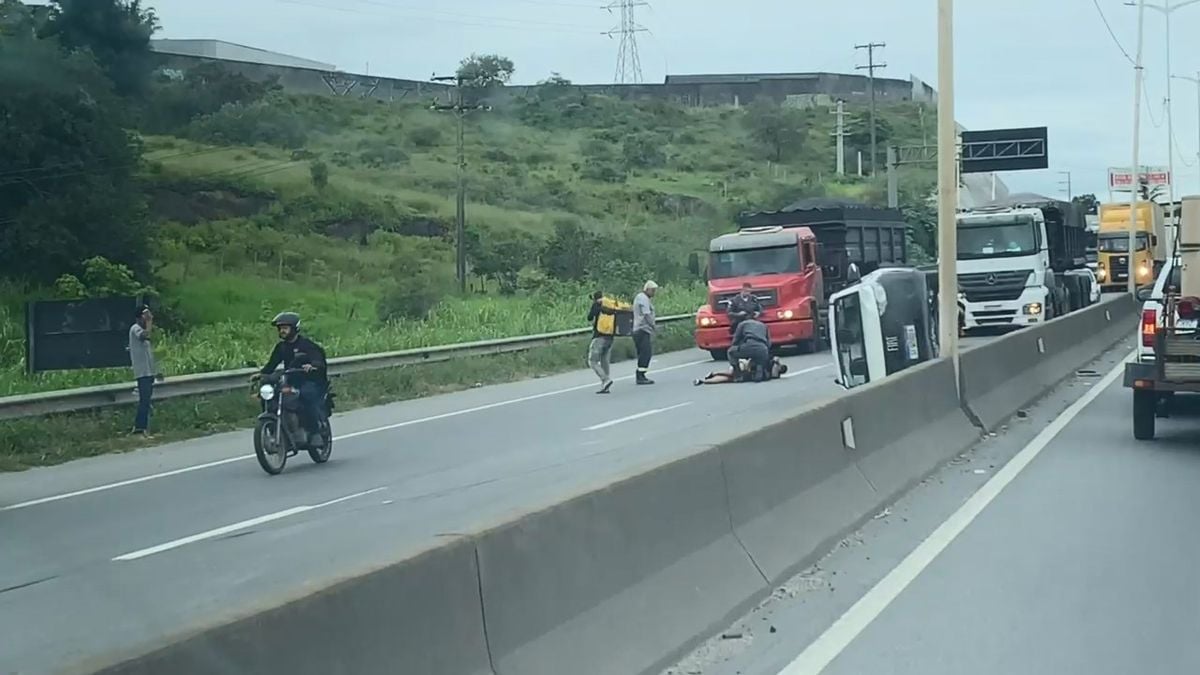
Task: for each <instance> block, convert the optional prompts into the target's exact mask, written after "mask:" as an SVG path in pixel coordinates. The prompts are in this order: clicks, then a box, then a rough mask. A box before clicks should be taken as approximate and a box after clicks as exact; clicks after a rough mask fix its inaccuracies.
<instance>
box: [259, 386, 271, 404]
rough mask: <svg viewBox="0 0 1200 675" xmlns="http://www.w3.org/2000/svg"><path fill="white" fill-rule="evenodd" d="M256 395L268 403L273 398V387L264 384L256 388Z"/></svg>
mask: <svg viewBox="0 0 1200 675" xmlns="http://www.w3.org/2000/svg"><path fill="white" fill-rule="evenodd" d="M258 395H259V396H261V397H262V400H264V401H270V400H271V399H273V398H275V387H272V386H271V385H269V384H264V385H263V386H261V387H259V388H258Z"/></svg>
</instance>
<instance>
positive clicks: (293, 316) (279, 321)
mask: <svg viewBox="0 0 1200 675" xmlns="http://www.w3.org/2000/svg"><path fill="white" fill-rule="evenodd" d="M271 325H272V326H275V327H276V328H278V327H280V326H291V327H292V330H294V331H296V332H297V333H298V332H300V315H299V314H297V313H295V312H280V313H278V314H276V315H275V318H274V319H271Z"/></svg>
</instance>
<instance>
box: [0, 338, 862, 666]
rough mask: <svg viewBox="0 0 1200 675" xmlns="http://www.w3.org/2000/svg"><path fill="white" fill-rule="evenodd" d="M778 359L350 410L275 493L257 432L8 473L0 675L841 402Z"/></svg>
mask: <svg viewBox="0 0 1200 675" xmlns="http://www.w3.org/2000/svg"><path fill="white" fill-rule="evenodd" d="M786 361H787V363H788V365H789V367H790V369H791V372H789V373H788V375H787V379H785V380H782V381H776V382H769V383H761V384H745V385H722V386H708V387H694V386H692V380H693V379H694V378H696V377H700V376H703V375H704V374H706V373H707V372H709V371H710V370H714V369H717V368H719V367H720V364H715V363H713V362H712V361H709V360H707V359H705V358H704V354H702V353H700V352H695V351H688V352H680V353H674V354H667V355H664V356H663V357H662V358H660V359H657V360H656V362H655V364H654V366H653V371H654V372H653V373H652V376H653V377H654V378H655V379H656V380H657V382H658V384H657V385H655V386H652V387H635V386H634V385H633V384H632V382H631V381H630V378H629V377H625V378H624V379H622V380H619V381H618V383H617V385H616V386H615V387H614V389H613V392H612V394H610V395H608V396H597V395H595V394H594V393H593V391H594V390H595V389H596V382H595V380H594V377H593V376H592V375H591V373H590V371H577V372H572V373H568V374H564V375H559V376H553V377H547V378H542V379H537V380H530V381H525V382H517V383H512V384H506V385H500V386H490V387H481V388H477V389H472V390H469V391H463V392H459V393H454V394H449V395H444V396H436V397H431V398H426V399H420V400H414V401H407V402H403V403H398V404H393V405H388V406H383V407H378V408H372V409H366V410H361V411H353V412H349V413H346V414H342V415H339V416H338V417H337V418H336V419H335V420H334V426H335V431H336V433H338V434H339V437H338V440H337V442H336V444H335V448H334V454H333V458H332V460H331V461H330V462H329V463H328V464H326V465H324V466H316V465H313V464H311V463H310V462H309V460H308V459H307V457H306V456H304V455H301V456H299V457H297V458H293V461H292V462H291V463H289V466H288V468H287V470H286V472H285V473H284V474H282V475H280V476H276V477H270V476H267V475H266V474H264V473H263V472H262V471H261V470H260V469H259V467H258V465H257V463H256V462H255V461H254V459H253V458H252V457H253V455H252V447H251V442H250V436H249V433H248V432H238V433H231V434H223V435H220V436H214V437H210V438H206V439H199V440H196V441H191V442H187V443H180V444H176V445H173V446H168V447H163V448H156V449H147V450H143V451H139V452H135V453H129V454H125V455H116V456H109V457H100V458H94V459H88V460H82V461H78V462H74V463H71V464H68V465H64V466H59V467H52V468H46V469H39V470H34V471H29V472H24V473H21V474H8V475H0V532H2V533H3V545H2V546H0V635H3V636H4V638H3V639H2V640H0V672H4V673H9V672H20V673H35V672H36V673H47V672H58V671H60V670H62V669H64V668H68V667H70V666H73V665H74V664H78V663H95V661H94V659H105V658H106V657H108V656H112V655H114V654H121V653H126V651H127V650H134V651H136V650H138V649H139V647H142V646H145V645H147V644H150V643H154V642H156V641H158V640H161V639H162V638H164V637H165V636H169V635H174V634H176V633H180V632H184V631H187V630H188V629H191V628H196V627H199V626H202V625H206V624H207V623H209V622H214V621H218V620H220V619H222V618H229V617H233V616H236V615H239V614H242V613H245V612H248V611H251V610H254V609H257V608H260V607H262V606H264V605H271V604H275V603H278V602H280V601H282V600H285V599H287V598H291V597H295V596H299V595H305V594H307V593H309V592H311V591H312V590H313V589H315V588H317V587H320V586H323V585H325V584H327V583H329V582H331V581H333V580H336V579H339V578H344V577H347V576H352V575H354V574H356V573H361V572H363V571H365V570H367V569H370V568H372V567H374V566H376V565H379V564H382V563H384V562H388V561H393V560H396V559H399V558H400V557H402V556H404V555H408V554H413V553H416V552H419V551H421V550H423V549H425V548H428V547H430V546H433V545H436V544H438V543H439V542H441V541H443V540H444V539H445V538H446V537H452V536H454V534H455V533H457V532H467V531H471V530H473V529H475V528H480V527H484V526H487V525H489V524H492V523H497V522H501V521H503V520H506V519H508V518H510V517H512V516H514V515H516V514H519V513H522V512H524V511H526V510H530V509H534V508H536V507H538V506H544V505H545V504H547V503H552V502H553V501H557V500H560V499H562V498H565V497H567V496H569V495H572V494H575V493H577V492H578V491H580V490H582V489H585V488H587V487H589V486H593V485H599V484H602V483H606V482H608V481H610V480H612V479H613V478H615V477H619V476H623V475H626V474H630V473H633V472H636V471H637V470H638V469H639V468H640V467H645V466H646V465H648V464H650V463H657V462H659V461H661V460H663V459H664V458H669V457H672V456H677V455H679V454H682V453H686V452H689V450H690V449H692V448H695V447H696V446H698V445H703V444H710V443H714V442H719V441H721V440H723V439H725V438H728V437H731V436H735V435H737V434H739V433H740V432H741V431H742V430H743V429H745V428H746V426H749V425H757V424H761V423H764V422H769V421H773V420H776V419H780V418H783V417H786V416H788V415H790V414H792V413H793V412H794V411H795V410H796V409H797V408H799V407H801V406H803V405H805V404H806V403H807V402H811V401H813V400H816V399H820V398H823V397H830V396H837V395H839V394H840V392H841V390H840V388H838V387H837V386H836V385H835V384H834V383H833V377H834V369H833V367H832V362H831V358H830V355H829V353H828V352H825V353H821V354H817V355H807V356H795V357H789V358H787V359H786ZM615 369H616V372H617V373H618V374H623V373H628V372H631V370H632V366H631V365H630V364H619V365H617V366H616V367H615ZM246 412H247V416H251V415H253V414H255V409H254V408H253V407H252V406H248V408H247V411H246Z"/></svg>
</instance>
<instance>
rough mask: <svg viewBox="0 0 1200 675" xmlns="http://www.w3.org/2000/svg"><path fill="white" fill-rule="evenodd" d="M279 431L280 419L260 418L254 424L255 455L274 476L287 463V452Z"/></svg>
mask: <svg viewBox="0 0 1200 675" xmlns="http://www.w3.org/2000/svg"><path fill="white" fill-rule="evenodd" d="M279 431H280V429H279V421H278V420H274V419H266V420H259V421H258V424H255V425H254V456H255V457H257V458H258V465H259V466H261V467H262V470H263V471H266V472H267V473H269V474H270V475H272V476H275V475H278V474H279V473H280V472H282V471H283V467H284V466H285V465H286V464H287V452H286V451H285V450H284V447H283V439H282V438H281V437H280V434H279Z"/></svg>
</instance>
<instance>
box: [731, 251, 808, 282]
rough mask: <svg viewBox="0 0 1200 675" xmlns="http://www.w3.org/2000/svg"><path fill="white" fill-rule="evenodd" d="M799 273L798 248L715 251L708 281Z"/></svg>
mask: <svg viewBox="0 0 1200 675" xmlns="http://www.w3.org/2000/svg"><path fill="white" fill-rule="evenodd" d="M799 271H800V248H799V247H798V246H774V247H771V248H755V249H747V250H743V251H717V252H714V253H713V254H712V261H711V264H710V265H709V273H708V275H709V278H710V279H730V278H733V277H752V276H758V275H762V274H792V273H795V272H799Z"/></svg>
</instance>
